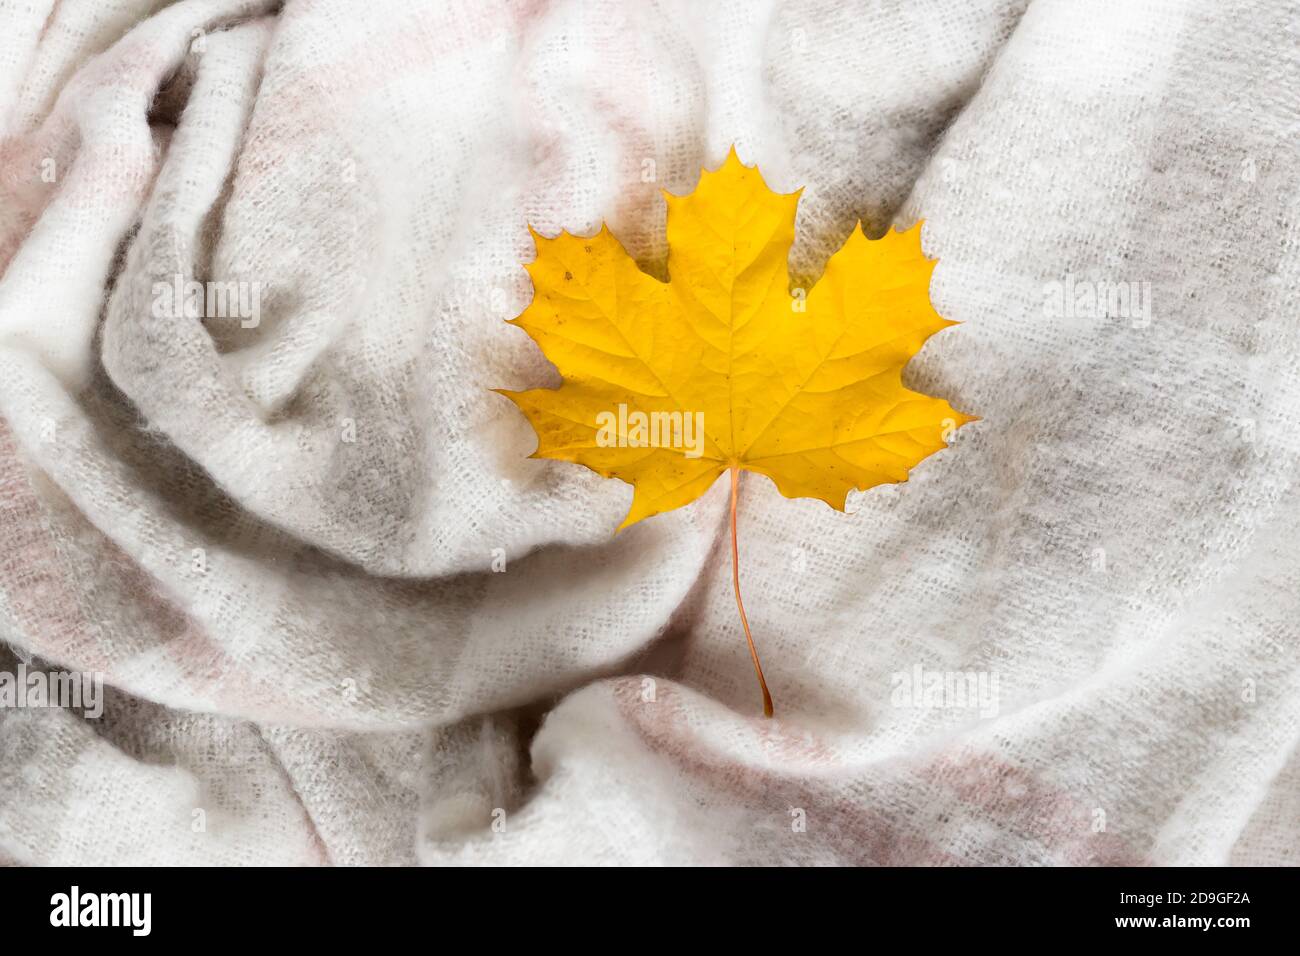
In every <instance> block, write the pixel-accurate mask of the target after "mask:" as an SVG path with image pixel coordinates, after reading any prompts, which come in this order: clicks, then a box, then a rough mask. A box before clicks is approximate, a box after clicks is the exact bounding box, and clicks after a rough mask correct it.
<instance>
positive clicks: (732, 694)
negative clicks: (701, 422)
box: [0, 0, 1300, 864]
mask: <svg viewBox="0 0 1300 956" xmlns="http://www.w3.org/2000/svg"><path fill="white" fill-rule="evenodd" d="M733 143H735V144H736V147H737V150H738V152H739V155H740V157H741V158H742V160H743V161H744V162H746V163H748V164H754V163H757V164H758V165H759V166H760V167H761V168H762V171H763V174H764V176H765V177H766V179H767V181H768V182H769V184H771V186H772V188H774V189H776V190H778V191H782V192H788V191H792V190H794V189H796V188H798V187H800V186H803V187H805V189H804V193H803V196H802V200H801V202H800V205H799V212H798V220H797V239H796V243H795V246H794V249H793V251H792V253H791V259H790V266H791V272H792V275H793V276H795V277H796V278H795V281H796V282H800V283H802V284H803V285H805V286H810V284H811V283H812V282H814V281H815V280H816V278H817V276H818V274H819V273H820V270H821V269H822V268H823V266H824V263H825V261H826V259H827V257H828V256H829V255H830V254H831V253H832V252H833V251H834V250H835V249H837V248H838V247H839V246H840V245H841V244H842V243H843V241H844V239H845V238H846V237H847V236H848V235H849V233H850V231H851V230H852V229H853V228H854V226H855V224H856V223H857V222H858V221H859V220H861V221H862V222H863V224H864V227H865V228H866V230H867V232H868V233H869V234H871V235H879V234H880V233H882V232H883V231H884V230H885V229H886V228H888V227H889V226H891V225H897V226H901V227H907V226H910V225H912V224H913V223H914V222H916V221H917V220H918V219H924V220H925V226H924V234H923V235H924V240H923V241H924V248H925V250H926V252H927V254H928V255H930V256H932V257H937V258H938V259H939V260H940V263H939V266H938V268H937V270H936V272H935V274H934V279H933V284H932V286H931V296H932V299H933V301H934V303H935V306H936V308H937V309H938V311H939V312H940V313H941V314H942V315H943V316H945V317H946V318H949V319H953V320H956V321H958V322H960V323H962V324H961V325H958V326H955V327H953V328H951V329H948V330H946V331H944V332H943V333H941V334H940V335H937V336H935V337H934V338H933V339H931V340H930V341H929V342H928V343H927V345H926V346H925V348H924V349H923V351H922V352H921V353H920V354H919V355H918V356H917V357H916V358H915V359H914V360H913V361H912V362H911V364H910V365H909V366H908V370H907V373H906V381H907V383H908V384H909V386H911V387H914V388H915V389H917V390H918V391H921V392H925V393H927V394H933V395H941V396H943V397H945V398H947V399H949V400H951V401H952V403H953V405H954V406H955V407H957V408H959V409H962V410H963V411H967V412H970V413H972V414H975V415H978V416H980V418H981V419H982V420H981V421H980V422H978V423H976V424H973V425H970V426H968V427H966V428H963V429H962V430H961V431H960V432H958V433H957V434H956V435H955V436H954V438H953V441H952V445H951V447H950V448H948V449H947V450H945V451H942V452H940V453H938V454H937V455H935V456H933V457H931V458H929V459H927V460H926V461H925V462H923V463H922V464H921V465H920V466H919V467H918V468H916V469H915V470H914V471H913V473H912V477H911V480H910V481H908V482H907V483H905V484H901V485H891V486H882V487H879V488H876V489H873V490H871V491H869V492H865V493H854V494H851V495H850V498H849V508H848V510H849V513H848V514H841V513H838V512H835V511H832V510H831V509H829V508H827V507H826V506H825V505H824V504H821V503H820V502H817V501H811V500H786V499H784V498H782V497H781V496H780V495H779V494H778V493H777V492H776V490H775V488H774V487H773V486H772V484H771V483H770V482H769V481H767V480H766V479H764V478H761V477H759V476H755V475H747V476H745V478H744V480H743V481H742V484H741V495H740V508H739V536H740V552H741V561H742V569H741V577H742V583H743V586H744V588H745V593H746V598H747V602H746V609H747V611H748V613H749V619H750V623H751V625H752V627H753V632H754V636H755V640H756V642H757V644H758V647H759V650H760V652H761V654H762V658H763V664H764V669H765V670H766V672H767V677H768V681H769V683H770V684H771V686H772V690H773V693H774V695H775V698H776V706H777V716H776V718H775V719H774V720H771V721H765V720H763V719H762V718H761V717H760V716H759V715H758V714H759V699H758V691H757V688H756V686H755V682H754V676H753V671H752V669H751V666H750V662H749V658H748V654H747V651H746V649H745V643H744V637H743V634H742V632H741V629H740V624H739V620H738V618H737V614H736V608H735V604H734V601H733V597H732V594H731V583H730V576H731V568H730V563H729V543H728V539H727V534H728V531H727V524H726V522H727V507H728V488H727V482H726V481H725V480H724V481H722V482H720V483H719V484H718V485H717V486H716V487H714V488H713V489H712V490H711V491H709V492H708V493H707V494H706V495H705V496H704V497H703V498H702V499H700V500H699V501H697V502H695V503H694V504H692V505H690V506H689V507H687V508H684V509H681V510H678V511H675V512H672V513H669V514H665V515H660V516H657V517H655V518H653V519H650V520H648V521H645V522H642V523H640V524H638V525H637V526H635V527H633V528H631V529H629V530H628V531H626V532H624V533H622V534H619V535H618V536H614V535H613V533H612V532H613V530H614V528H615V527H617V525H618V523H619V521H620V520H621V519H622V517H623V515H624V514H625V513H626V511H627V508H628V503H629V501H630V497H631V490H630V488H629V487H628V486H626V485H624V484H621V483H620V482H617V481H606V480H602V479H599V478H597V477H596V476H595V475H593V474H592V473H591V472H588V471H586V470H585V469H582V468H580V467H576V466H573V465H568V464H564V463H558V462H550V461H540V460H534V459H529V458H528V455H529V453H530V452H531V451H532V450H533V447H534V436H533V433H532V431H531V429H530V428H529V427H528V425H527V423H526V422H525V420H524V419H523V417H522V416H521V415H520V414H519V413H518V411H517V410H516V409H515V408H513V407H512V406H511V405H510V403H509V402H508V401H506V400H505V399H504V398H502V397H501V396H499V395H496V394H494V393H493V392H492V391H491V389H492V388H497V387H503V388H512V389H520V388H532V387H536V386H538V385H543V384H554V383H556V382H557V381H558V377H557V376H556V374H555V371H554V369H553V368H552V367H551V366H550V365H549V363H548V362H547V361H546V360H545V359H544V358H543V357H542V355H541V354H540V352H539V350H538V349H537V348H536V347H535V346H534V344H533V343H532V342H531V341H530V340H529V339H528V338H527V336H525V335H524V334H523V333H522V332H521V331H519V330H518V329H515V328H512V327H511V326H509V325H507V324H506V322H505V321H504V320H506V319H509V318H511V317H513V316H515V315H517V314H518V313H519V312H520V311H521V310H522V309H523V307H524V306H525V305H526V304H527V303H528V301H529V297H530V295H531V288H530V286H529V283H528V278H527V275H526V274H525V272H524V271H523V269H522V264H523V263H525V262H527V261H529V260H530V259H531V257H532V255H533V243H532V239H531V237H530V235H529V232H528V229H527V226H528V225H529V224H531V225H532V226H533V227H534V228H536V229H537V230H538V231H539V232H541V233H543V234H545V235H554V234H556V233H558V232H559V231H560V230H561V229H567V230H569V231H570V232H574V233H579V234H590V233H591V232H593V231H594V230H595V229H597V228H598V227H599V225H600V223H601V221H602V220H604V221H607V222H608V223H609V225H610V228H611V229H612V230H613V231H614V233H615V235H616V236H618V238H619V239H620V240H621V241H622V242H623V244H624V246H625V247H626V248H627V249H628V251H629V252H630V253H631V254H632V255H633V256H634V257H636V258H637V260H638V261H639V262H641V263H642V264H643V266H644V268H646V269H647V270H648V271H650V272H653V273H655V274H657V275H660V276H661V277H662V275H663V270H664V263H665V260H666V254H667V246H666V240H665V237H664V219H665V214H664V204H663V200H662V198H661V195H660V190H661V189H667V190H669V191H670V192H673V193H678V194H682V193H687V192H690V191H691V190H692V189H693V188H694V186H695V183H696V180H697V178H698V175H699V171H700V169H701V167H708V168H713V167H716V166H717V165H718V164H719V163H720V162H721V161H722V159H723V158H724V157H725V155H726V153H727V150H728V149H729V148H730V146H731V145H732V144H733ZM1298 147H1300V3H1298V2H1297V0H1273V2H1265V0H1255V2H1252V0H1145V2H1142V3H1135V2H1131V0H1033V2H1032V3H1030V2H1029V0H924V2H917V0H874V2H868V3H862V4H858V5H855V6H854V7H853V8H852V9H850V8H849V7H848V5H845V4H842V3H840V2H839V0H808V2H796V0H785V2H777V0H746V2H743V3H741V2H736V3H700V2H698V0H660V2H656V3H650V2H646V3H631V2H627V0H553V2H550V3H534V2H509V3H506V2H499V0H472V2H471V0H465V2H442V3H428V2H415V0H371V2H369V3H367V4H364V5H358V4H356V3H355V2H352V0H312V2H306V0H287V2H285V3H283V4H280V3H274V2H270V0H184V2H178V3H172V4H167V3H160V2H158V0H112V2H109V0H97V2H93V3H92V2H78V3H74V2H63V3H57V4H56V3H54V2H53V0H28V2H13V0H0V641H3V644H0V673H4V674H16V673H18V672H19V671H20V670H21V669H24V668H30V669H31V670H32V671H36V672H56V673H57V672H70V671H75V672H88V673H91V674H94V675H100V676H101V677H102V680H103V682H104V685H105V687H104V700H103V715H102V716H100V717H98V718H95V717H91V716H88V715H87V714H86V713H84V712H83V711H81V710H77V709H76V708H72V707H35V706H28V707H19V706H5V707H0V862H11V863H35V864H119V863H121V864H126V863H143V864H164V863H213V864H249V863H256V864H312V863H334V864H415V863H425V864H446V863H457V864H462V863H466V864H477V863H507V864H546V863H583V862H590V863H646V864H692V863H698V864H719V863H731V864H777V863H817V864H845V863H872V864H931V863H933V864H1004V863H1016V864H1118V863H1125V864H1131V863H1170V864H1213V863H1227V862H1231V863H1241V864H1253V863H1289V864H1296V863H1298V862H1300V828H1297V826H1296V821H1297V813H1298V812H1300V811H1298V807H1297V802H1296V796H1295V794H1296V792H1297V781H1298V780H1300V750H1298V748H1297V743H1298V741H1300V495H1298V494H1297V489H1296V488H1295V486H1294V481H1293V476H1294V475H1296V474H1300V470H1298V469H1300V432H1298V431H1297V429H1296V427H1295V421H1296V417H1297V414H1300V324H1298V323H1297V321H1296V303H1297V302H1300V240H1298V234H1300V164H1298V163H1297V161H1296V156H1297V148H1298ZM193 288H197V289H198V290H199V299H200V302H199V303H198V305H197V307H196V308H194V309H191V308H189V305H190V304H192V302H191V300H190V298H189V296H190V292H189V290H191V289H193ZM214 292H217V293H219V296H217V297H214V294H213V293H214ZM963 690H964V691H965V693H960V692H961V691H963Z"/></svg>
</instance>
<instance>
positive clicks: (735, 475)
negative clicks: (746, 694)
mask: <svg viewBox="0 0 1300 956" xmlns="http://www.w3.org/2000/svg"><path fill="white" fill-rule="evenodd" d="M739 492H740V469H739V468H732V469H731V583H732V584H733V585H734V586H735V588H736V609H737V610H738V611H740V623H741V625H742V626H743V627H744V628H745V640H746V641H747V642H748V643H749V656H750V657H752V658H753V659H754V673H755V674H757V675H758V686H759V687H761V688H762V689H763V716H764V717H771V716H772V713H773V710H772V695H771V693H769V692H768V689H767V680H766V679H764V677H763V665H762V664H760V663H759V662H758V649H757V648H755V647H754V635H753V634H751V633H750V631H749V618H747V617H745V602H744V601H742V600H741V599H740V548H739V546H738V545H737V544H736V499H737V497H738V495H739Z"/></svg>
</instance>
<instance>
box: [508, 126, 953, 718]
mask: <svg viewBox="0 0 1300 956" xmlns="http://www.w3.org/2000/svg"><path fill="white" fill-rule="evenodd" d="M664 197H665V199H666V200H667V202H668V246H669V253H668V273H669V281H668V282H661V281H659V280H658V279H656V278H654V277H652V276H649V275H647V274H646V273H644V272H642V271H641V269H640V268H638V266H637V264H636V263H635V262H634V261H633V259H632V258H631V257H630V256H629V255H628V254H627V253H626V252H625V251H624V249H623V247H622V245H620V243H619V242H618V240H617V239H615V238H614V236H613V235H612V234H611V233H610V231H609V229H608V227H606V226H603V225H602V227H601V230H600V232H598V233H597V234H596V235H595V236H591V237H589V238H588V237H582V236H574V235H570V234H568V233H561V234H560V235H559V236H558V237H557V238H554V239H548V238H546V237H544V236H541V235H539V234H538V233H536V232H533V238H534V240H535V242H536V244H537V258H536V259H535V260H534V261H533V262H532V263H530V264H529V265H528V266H527V267H526V268H527V270H528V274H529V276H530V277H531V278H532V282H533V289H534V297H533V300H532V302H531V304H530V305H529V306H528V308H527V309H525V310H524V311H523V313H522V314H521V315H520V316H519V317H518V318H516V319H513V320H512V324H515V325H517V326H519V327H520V328H522V329H523V330H524V331H526V332H527V333H528V334H529V335H530V336H531V337H532V338H533V339H534V340H535V341H536V342H537V344H538V345H539V346H540V347H541V349H542V351H543V352H544V353H545V355H546V357H547V358H549V359H550V360H551V361H552V362H553V363H554V364H555V366H556V368H557V369H559V371H560V374H561V375H562V376H563V379H564V381H563V384H562V385H561V386H560V387H559V388H557V389H547V388H538V389H530V390H528V391H523V392H511V391H502V394H504V395H506V396H507V397H509V398H510V399H511V400H512V401H513V402H514V403H515V404H516V405H518V406H519V408H520V409H521V410H522V411H523V412H524V414H525V415H526V416H527V417H528V420H529V421H530V422H531V423H532V426H533V428H534V430H535V431H536V432H537V437H538V445H537V451H536V452H535V453H534V456H533V457H537V458H553V459H559V460H562V461H572V462H576V463H578V464H581V465H585V466H586V467H588V468H590V469H591V470H592V471H595V472H596V473H597V474H600V475H603V476H605V477H608V478H620V479H622V480H623V481H626V482H628V483H629V484H631V485H632V486H633V496H632V505H631V508H630V510H629V511H628V514H627V517H626V518H625V519H624V521H623V524H622V525H621V526H620V530H621V529H622V528H626V527H627V526H628V525H631V524H634V523H635V522H637V521H640V520H641V519H643V518H647V517H649V516H651V515H654V514H658V513H660V512H664V511H670V510H672V509H674V508H680V507H681V506H683V505H686V504H689V503H690V502H692V501H694V500H695V499H696V498H698V497H699V496H700V495H702V494H703V493H704V492H705V491H707V490H708V489H709V487H710V486H711V485H712V484H713V483H714V481H715V480H717V478H718V477H719V476H720V475H721V474H722V473H723V472H724V471H730V472H731V478H732V552H733V570H734V571H735V583H736V592H737V604H738V606H739V607H740V610H741V617H742V621H743V618H744V606H743V604H741V602H740V596H739V571H738V558H737V554H736V545H735V497H736V488H737V485H738V482H739V475H740V473H741V472H742V471H753V472H757V473H759V474H762V475H766V476H767V477H768V478H770V479H772V481H773V482H774V483H775V484H776V487H777V489H778V490H779V491H780V492H781V494H783V495H785V496H786V497H788V498H797V497H809V498H819V499H820V500H822V501H824V502H826V503H827V504H829V505H831V506H832V507H834V508H837V509H839V510H841V511H842V510H843V509H844V503H845V498H846V496H847V494H848V492H849V491H850V490H852V489H855V488H856V489H866V488H870V487H873V486H875V485H879V484H884V483H888V482H900V481H906V480H907V475H908V470H909V469H910V468H912V467H913V466H914V465H916V464H917V462H919V461H921V459H923V458H925V457H926V456H927V455H929V454H931V453H933V452H935V451H938V450H939V449H940V448H943V447H944V446H945V445H946V439H947V437H948V435H949V434H951V432H952V431H953V430H955V429H956V428H958V427H960V426H961V425H963V424H965V423H967V422H970V421H974V419H973V418H972V417H970V416H967V415H963V414H962V413H960V412H958V411H956V410H954V409H953V408H952V406H950V405H949V404H948V403H947V402H945V401H944V400H943V399H939V398H933V397H931V396H928V395H923V394H920V393H919V392H913V391H911V390H909V389H907V388H904V387H903V383H902V371H903V367H904V366H905V365H906V364H907V362H908V360H909V359H910V358H911V357H912V356H913V355H915V354H916V353H917V351H919V350H920V348H921V346H922V345H923V344H924V342H925V340H926V339H928V338H929V337H930V336H931V335H933V334H934V333H936V332H938V331H940V330H941V329H944V328H946V327H947V326H949V325H953V324H955V323H952V322H950V321H948V320H947V319H944V318H942V317H941V316H940V315H939V314H938V313H937V312H936V311H935V310H934V308H933V307H932V306H931V304H930V297H929V287H930V275H931V273H932V272H933V270H934V267H935V265H936V261H935V260H930V259H927V258H925V255H924V254H923V253H922V251H921V225H920V223H918V224H917V225H916V226H914V227H913V228H912V229H910V230H908V231H906V232H890V233H888V234H886V235H885V236H884V237H883V238H881V239H879V240H876V241H871V240H869V239H867V237H866V235H865V234H864V233H863V232H862V228H861V224H859V225H858V226H857V228H855V229H854V231H853V233H852V234H851V235H850V236H849V238H848V239H847V240H846V241H845V243H844V245H843V246H842V247H841V248H840V250H839V251H838V252H836V253H835V254H834V255H833V256H831V258H830V260H829V262H828V263H827V265H826V271H825V273H824V275H823V276H822V277H821V279H820V280H819V281H818V282H817V283H816V284H815V285H814V286H813V288H812V290H811V291H810V292H808V293H807V295H806V296H805V295H804V294H803V293H802V291H800V290H794V291H792V290H791V288H790V277H789V273H788V269H787V257H788V255H789V251H790V246H791V244H792V243H793V241H794V219H795V207H796V205H797V204H798V202H799V193H798V192H795V193H790V194H785V195H782V194H778V193H774V192H772V191H771V190H770V189H768V187H767V185H766V184H765V183H764V182H763V178H762V176H761V175H760V174H759V171H758V169H757V168H753V167H747V166H744V165H742V164H741V162H740V159H739V157H738V156H737V155H736V151H735V148H734V147H733V148H732V150H731V152H730V153H729V154H728V156H727V159H726V161H725V162H724V163H723V164H722V166H721V167H720V168H718V169H717V170H716V171H713V172H709V171H707V170H706V171H704V172H703V173H702V175H701V177H700V182H699V185H698V187H697V188H696V190H695V191H694V192H693V193H691V194H689V195H686V196H675V195H672V194H671V193H667V192H665V193H664ZM745 630H746V636H747V637H749V633H748V631H749V628H748V624H747V623H746V625H745ZM750 650H751V652H753V641H752V638H751V639H750ZM754 664H755V668H756V669H757V670H758V671H759V679H760V683H763V684H764V698H765V710H766V711H768V712H769V713H770V706H771V705H770V698H769V697H768V694H767V691H766V684H765V682H764V681H763V680H762V671H761V668H760V667H759V665H758V657H757V654H756V653H754Z"/></svg>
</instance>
